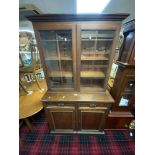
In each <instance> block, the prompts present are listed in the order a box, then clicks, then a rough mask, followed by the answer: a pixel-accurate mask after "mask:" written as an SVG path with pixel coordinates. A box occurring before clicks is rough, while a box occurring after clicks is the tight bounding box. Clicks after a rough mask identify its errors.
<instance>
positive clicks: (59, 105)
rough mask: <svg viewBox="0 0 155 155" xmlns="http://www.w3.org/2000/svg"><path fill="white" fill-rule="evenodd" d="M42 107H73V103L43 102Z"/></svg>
mask: <svg viewBox="0 0 155 155" xmlns="http://www.w3.org/2000/svg"><path fill="white" fill-rule="evenodd" d="M44 106H45V107H52V106H56V107H74V106H75V104H74V103H64V102H59V103H55V102H45V103H44Z"/></svg>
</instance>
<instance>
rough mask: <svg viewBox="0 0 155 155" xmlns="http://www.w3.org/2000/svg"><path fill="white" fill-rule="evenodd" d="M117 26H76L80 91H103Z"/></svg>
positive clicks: (101, 24) (110, 62)
mask: <svg viewBox="0 0 155 155" xmlns="http://www.w3.org/2000/svg"><path fill="white" fill-rule="evenodd" d="M117 29H118V26H117V25H111V24H110V23H107V24H105V23H95V24H89V25H88V24H79V25H78V31H77V32H78V33H77V35H78V44H77V49H78V53H77V54H78V65H79V67H78V69H79V71H78V72H79V75H80V78H79V82H78V83H79V89H80V91H103V90H105V89H106V86H107V79H108V76H109V69H110V68H111V65H112V59H113V56H114V49H115V46H116V37H117V36H118V30H117Z"/></svg>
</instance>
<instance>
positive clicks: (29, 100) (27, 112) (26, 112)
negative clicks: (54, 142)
mask: <svg viewBox="0 0 155 155" xmlns="http://www.w3.org/2000/svg"><path fill="white" fill-rule="evenodd" d="M30 89H31V90H33V93H32V94H26V93H20V95H19V119H23V120H24V121H25V123H26V124H27V126H28V127H29V129H30V130H31V131H32V126H31V124H30V122H29V120H28V117H30V116H33V115H34V114H36V113H38V112H39V111H41V110H42V109H43V105H42V103H41V98H42V96H43V95H44V94H45V92H46V89H45V90H44V91H39V90H36V89H34V86H32V87H30Z"/></svg>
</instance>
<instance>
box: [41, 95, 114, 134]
mask: <svg viewBox="0 0 155 155" xmlns="http://www.w3.org/2000/svg"><path fill="white" fill-rule="evenodd" d="M61 95H63V96H65V97H63V96H61ZM49 96H52V97H51V98H52V99H51V98H50V97H49ZM54 96H55V97H54ZM94 96H96V97H98V99H97V100H95V98H94ZM62 97H63V98H64V99H63V100H59V99H60V98H62ZM68 97H69V98H70V100H69V99H68ZM72 97H73V98H72ZM99 97H101V98H99ZM56 98H57V99H58V98H59V99H58V100H56ZM65 98H66V100H65ZM102 98H104V100H102ZM46 99H48V100H46V101H45V100H44V101H43V105H44V110H45V113H46V117H47V120H48V124H49V131H50V133H81V134H82V133H88V134H95V133H96V134H97V133H100V134H104V129H105V125H106V119H107V117H108V113H109V110H110V108H111V106H112V103H113V102H114V100H113V99H112V97H111V96H110V94H109V93H108V92H106V93H101V94H100V95H99V94H98V95H97V94H87V95H86V94H84V93H83V94H77V96H76V95H75V96H74V95H73V93H69V94H65V93H62V94H61V93H59V95H58V94H57V95H56V93H55V94H54V93H53V94H52V95H47V96H46ZM88 99H89V100H88ZM76 100H77V101H76ZM86 100H87V101H86Z"/></svg>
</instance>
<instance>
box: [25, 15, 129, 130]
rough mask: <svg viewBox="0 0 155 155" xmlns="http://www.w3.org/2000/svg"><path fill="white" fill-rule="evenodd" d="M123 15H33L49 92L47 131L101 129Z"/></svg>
mask: <svg viewBox="0 0 155 155" xmlns="http://www.w3.org/2000/svg"><path fill="white" fill-rule="evenodd" d="M127 16H128V15H127V14H113V15H108V14H106V15H105V14H100V15H99V14H98V15H95V14H90V15H67V14H66V15H62V14H59V15H37V16H30V17H28V19H29V20H31V21H32V23H33V27H34V31H35V35H36V39H37V44H38V48H39V51H40V56H41V61H42V65H43V68H44V73H45V78H46V82H47V86H48V91H47V93H46V94H45V95H44V97H43V98H42V101H43V105H44V109H45V112H46V116H47V118H48V121H49V127H50V131H52V132H57V131H60V130H61V131H62V132H67V131H79V132H81V131H83V130H87V131H88V130H90V131H103V129H104V125H105V121H106V116H107V115H108V112H109V109H110V107H111V105H112V103H113V102H114V100H113V98H112V97H111V95H110V94H109V92H108V91H107V90H106V87H107V81H108V78H109V73H110V69H111V65H112V62H113V57H114V51H115V48H116V44H117V39H118V35H119V31H120V26H121V21H122V20H123V19H125V18H126V17H127Z"/></svg>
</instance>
